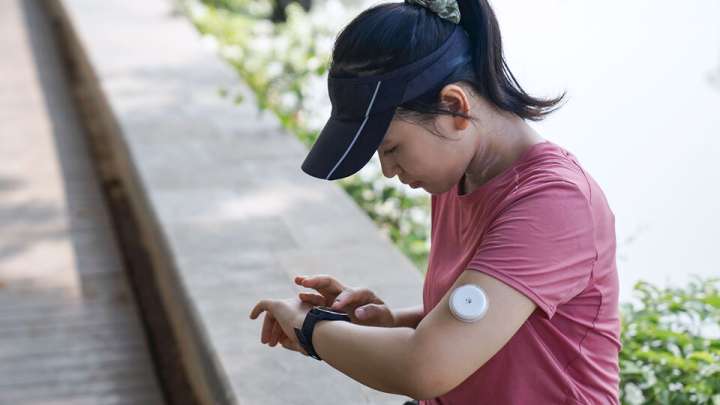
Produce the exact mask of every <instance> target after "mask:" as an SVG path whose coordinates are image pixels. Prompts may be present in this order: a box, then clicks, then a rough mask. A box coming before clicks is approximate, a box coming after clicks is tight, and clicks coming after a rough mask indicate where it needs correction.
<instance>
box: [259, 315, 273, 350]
mask: <svg viewBox="0 0 720 405" xmlns="http://www.w3.org/2000/svg"><path fill="white" fill-rule="evenodd" d="M273 323H276V322H275V318H274V317H273V315H272V312H270V311H267V312H265V321H264V322H263V327H262V333H261V334H260V342H262V343H268V342H269V341H270V336H271V334H272V327H273Z"/></svg>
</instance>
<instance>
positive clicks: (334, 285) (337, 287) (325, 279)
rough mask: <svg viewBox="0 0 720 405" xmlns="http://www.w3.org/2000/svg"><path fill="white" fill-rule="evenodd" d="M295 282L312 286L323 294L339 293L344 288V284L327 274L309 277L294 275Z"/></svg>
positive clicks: (304, 285)
mask: <svg viewBox="0 0 720 405" xmlns="http://www.w3.org/2000/svg"><path fill="white" fill-rule="evenodd" d="M295 282H296V283H297V284H299V285H301V286H303V287H308V288H314V289H316V290H318V291H320V292H321V293H322V294H323V295H326V294H328V295H329V294H339V293H340V292H341V291H342V290H343V289H345V286H343V285H342V284H341V283H340V282H339V281H337V280H335V279H334V278H333V277H332V276H329V275H327V274H318V275H314V276H309V277H306V276H297V277H295Z"/></svg>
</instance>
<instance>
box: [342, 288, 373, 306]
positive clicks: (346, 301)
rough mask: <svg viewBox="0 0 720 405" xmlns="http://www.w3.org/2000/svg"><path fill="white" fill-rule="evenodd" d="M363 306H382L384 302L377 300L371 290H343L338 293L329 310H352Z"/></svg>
mask: <svg viewBox="0 0 720 405" xmlns="http://www.w3.org/2000/svg"><path fill="white" fill-rule="evenodd" d="M365 304H384V302H383V301H382V300H381V299H379V298H377V297H376V296H375V293H373V292H372V291H371V290H369V289H367V288H360V289H357V290H345V291H343V292H342V293H340V295H338V297H337V299H336V300H335V302H334V303H333V304H332V307H331V308H333V309H342V308H346V307H349V308H354V307H357V306H359V305H365Z"/></svg>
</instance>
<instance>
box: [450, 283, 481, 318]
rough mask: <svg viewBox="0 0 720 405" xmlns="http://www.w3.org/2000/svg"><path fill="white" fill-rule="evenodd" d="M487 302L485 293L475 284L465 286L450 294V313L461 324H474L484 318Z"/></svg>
mask: <svg viewBox="0 0 720 405" xmlns="http://www.w3.org/2000/svg"><path fill="white" fill-rule="evenodd" d="M488 306H489V302H488V299H487V295H486V294H485V291H484V290H483V289H482V288H480V287H479V286H477V285H475V284H465V285H462V286H460V287H458V288H456V289H455V290H454V291H453V292H452V294H450V312H452V313H453V315H454V316H455V317H456V318H457V319H459V320H461V321H463V322H475V321H477V320H479V319H481V318H482V317H484V316H485V313H486V312H487V310H488Z"/></svg>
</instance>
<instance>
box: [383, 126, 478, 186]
mask: <svg viewBox="0 0 720 405" xmlns="http://www.w3.org/2000/svg"><path fill="white" fill-rule="evenodd" d="M435 122H436V126H437V131H438V132H440V133H441V134H444V135H445V136H447V137H448V138H449V139H448V138H443V137H440V136H437V135H435V134H433V133H432V132H430V131H429V130H428V129H426V128H424V127H423V126H421V125H419V124H414V123H410V122H407V121H404V120H400V119H397V118H395V119H393V121H392V122H391V123H390V127H389V128H388V131H387V133H386V134H385V138H384V139H383V142H382V143H381V144H380V146H379V147H378V155H379V158H380V165H381V166H382V172H383V175H384V176H385V177H387V178H392V177H394V176H396V175H397V176H398V177H399V179H400V181H401V182H402V183H405V184H408V185H412V184H413V183H417V182H420V183H421V184H420V185H419V187H422V188H423V189H425V190H426V191H427V192H429V193H430V194H440V193H444V192H445V191H448V190H450V189H451V188H452V187H453V186H454V185H455V184H457V183H458V182H459V181H460V178H461V177H462V175H463V173H464V171H465V169H466V168H467V165H468V163H469V162H470V160H471V159H472V157H473V154H474V153H475V147H474V146H473V140H472V139H471V138H472V137H471V136H464V135H466V134H462V133H460V132H459V131H458V129H457V128H456V123H455V120H454V118H453V117H451V116H438V117H436V121H435Z"/></svg>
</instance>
